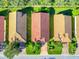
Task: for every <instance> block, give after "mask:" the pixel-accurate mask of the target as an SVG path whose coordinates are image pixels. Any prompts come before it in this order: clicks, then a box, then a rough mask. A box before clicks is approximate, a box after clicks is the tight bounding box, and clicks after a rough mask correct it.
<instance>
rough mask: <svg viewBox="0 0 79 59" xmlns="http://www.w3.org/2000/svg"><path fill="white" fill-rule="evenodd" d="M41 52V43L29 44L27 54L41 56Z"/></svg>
mask: <svg viewBox="0 0 79 59" xmlns="http://www.w3.org/2000/svg"><path fill="white" fill-rule="evenodd" d="M40 52H41V44H40V43H39V42H29V43H28V44H27V45H26V53H27V54H40Z"/></svg>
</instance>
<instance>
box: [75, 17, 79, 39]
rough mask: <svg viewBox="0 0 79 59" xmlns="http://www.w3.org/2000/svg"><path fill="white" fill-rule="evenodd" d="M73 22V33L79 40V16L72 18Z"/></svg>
mask: <svg viewBox="0 0 79 59" xmlns="http://www.w3.org/2000/svg"><path fill="white" fill-rule="evenodd" d="M74 22H75V24H74V25H75V27H74V28H75V31H74V32H75V35H76V36H77V38H79V23H78V22H79V16H75V17H74Z"/></svg>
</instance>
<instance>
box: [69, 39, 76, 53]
mask: <svg viewBox="0 0 79 59" xmlns="http://www.w3.org/2000/svg"><path fill="white" fill-rule="evenodd" d="M76 48H77V41H76V38H73V39H72V42H71V43H69V54H75V51H76Z"/></svg>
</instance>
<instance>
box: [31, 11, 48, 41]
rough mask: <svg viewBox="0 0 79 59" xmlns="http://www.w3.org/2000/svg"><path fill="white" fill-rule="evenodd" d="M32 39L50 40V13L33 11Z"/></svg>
mask: <svg viewBox="0 0 79 59" xmlns="http://www.w3.org/2000/svg"><path fill="white" fill-rule="evenodd" d="M31 28H32V30H31V32H32V37H31V39H32V41H34V42H35V41H42V42H47V41H48V40H49V14H48V13H42V12H38V13H32V27H31Z"/></svg>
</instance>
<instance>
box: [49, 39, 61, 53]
mask: <svg viewBox="0 0 79 59" xmlns="http://www.w3.org/2000/svg"><path fill="white" fill-rule="evenodd" d="M61 53H62V43H61V42H59V41H58V42H56V41H54V40H53V39H50V40H49V42H48V54H61Z"/></svg>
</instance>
